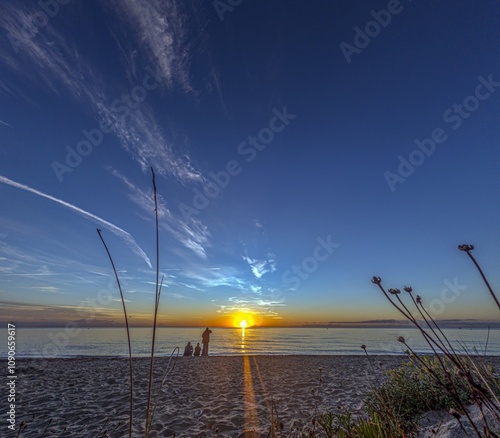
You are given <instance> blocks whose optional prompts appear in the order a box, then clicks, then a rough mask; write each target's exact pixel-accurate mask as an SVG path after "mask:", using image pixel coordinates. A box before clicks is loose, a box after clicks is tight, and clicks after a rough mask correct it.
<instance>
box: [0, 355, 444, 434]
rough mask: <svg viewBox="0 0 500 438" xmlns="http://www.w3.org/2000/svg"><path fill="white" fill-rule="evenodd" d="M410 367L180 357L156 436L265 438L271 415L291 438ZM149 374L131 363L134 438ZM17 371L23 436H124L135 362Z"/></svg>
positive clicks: (46, 363)
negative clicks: (314, 419) (297, 430)
mask: <svg viewBox="0 0 500 438" xmlns="http://www.w3.org/2000/svg"><path fill="white" fill-rule="evenodd" d="M403 359H404V358H403V357H401V356H371V357H370V359H368V358H367V357H365V356H240V357H236V356H230V357H228V356H214V357H204V358H201V357H179V358H178V359H177V360H176V362H175V364H174V366H173V368H172V371H171V372H170V373H169V374H168V375H167V377H166V379H165V381H164V383H163V387H162V390H161V392H160V395H159V399H158V405H157V408H156V412H155V416H154V421H153V426H152V433H151V436H161V437H170V436H174V434H175V436H176V437H202V436H207V437H213V436H219V437H245V436H246V437H253V436H254V437H259V436H267V432H268V430H269V426H270V422H271V411H273V416H274V418H279V421H281V422H283V425H284V430H291V429H292V428H293V427H294V426H297V427H301V426H304V425H306V424H310V420H311V418H312V416H313V415H314V414H315V413H317V412H324V411H327V410H335V409H338V408H337V406H342V407H344V408H346V409H348V410H349V411H351V412H353V413H354V414H356V413H361V412H362V409H363V400H364V398H365V396H366V394H367V393H368V391H369V390H370V387H371V385H373V384H375V383H376V381H378V380H379V379H381V378H383V374H384V371H385V370H388V369H391V368H394V367H396V366H398V365H399V364H400V363H401V361H402V360H403ZM167 363H168V359H167V358H157V359H156V360H155V381H154V388H155V392H154V393H155V394H156V393H157V388H159V385H160V384H161V381H162V379H163V377H164V374H165V370H167V369H168V368H167ZM148 369H149V359H145V358H138V359H134V380H135V382H134V388H135V392H134V403H135V406H134V436H141V431H142V430H143V424H144V418H145V410H146V403H147V386H148V379H147V376H148ZM16 371H17V374H18V379H17V384H16V423H17V427H18V426H19V424H21V422H22V421H26V423H27V428H26V429H25V430H24V432H23V433H22V434H21V436H24V437H38V436H41V435H42V433H43V431H44V430H45V428H47V426H48V428H47V433H46V435H45V436H82V437H83V436H103V432H104V431H107V432H110V436H112V437H121V436H126V435H127V430H128V429H127V428H128V413H129V386H128V385H129V374H128V373H129V368H128V359H117V358H79V359H53V360H39V359H24V360H18V363H17V370H16ZM320 379H321V381H320ZM5 401H6V398H5V397H3V398H2V412H4V409H5ZM442 420H443V421H450V418H449V417H445V418H443V419H442ZM436 421H437V420H436ZM49 422H50V424H49ZM428 424H429V423H427V425H428ZM4 427H5V426H4ZM430 429H431V428H429V429H428V430H430ZM443 430H444V429H443ZM217 433H218V435H217ZM13 436H15V434H13ZM104 436H106V435H104ZM443 436H448V435H443ZM450 436H451V435H450Z"/></svg>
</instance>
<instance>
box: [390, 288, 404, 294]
mask: <svg viewBox="0 0 500 438" xmlns="http://www.w3.org/2000/svg"><path fill="white" fill-rule="evenodd" d="M388 292H389V293H390V294H392V295H399V294H400V293H401V291H400V290H399V289H389V290H388Z"/></svg>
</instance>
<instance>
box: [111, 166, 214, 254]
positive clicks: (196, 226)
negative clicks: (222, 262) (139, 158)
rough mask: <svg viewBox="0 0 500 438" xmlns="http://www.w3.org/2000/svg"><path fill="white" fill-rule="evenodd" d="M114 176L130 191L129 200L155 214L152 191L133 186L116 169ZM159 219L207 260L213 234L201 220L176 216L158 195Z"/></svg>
mask: <svg viewBox="0 0 500 438" xmlns="http://www.w3.org/2000/svg"><path fill="white" fill-rule="evenodd" d="M109 171H110V172H111V174H112V175H114V176H115V177H117V178H118V179H120V180H121V181H122V182H123V183H124V184H125V185H126V187H127V188H128V190H129V198H130V200H131V201H133V202H134V203H135V204H136V205H137V206H139V207H140V208H141V209H142V210H144V211H145V212H146V213H148V214H150V215H151V217H152V214H153V212H154V201H153V193H152V190H148V191H147V190H143V189H141V188H140V187H137V186H136V185H135V184H133V183H132V182H131V181H130V180H129V179H128V178H126V177H125V176H123V175H121V174H120V173H119V172H118V171H116V170H114V169H109ZM158 217H159V219H160V226H161V227H162V228H163V229H164V230H165V231H167V232H169V233H170V234H171V235H172V236H173V237H174V238H175V239H176V240H177V241H178V242H180V243H181V244H182V245H183V246H184V247H185V248H188V249H189V250H191V251H193V252H194V253H195V254H196V255H198V256H199V257H201V258H203V259H206V258H207V248H208V247H209V246H210V238H211V234H210V231H209V230H208V227H207V226H206V225H204V224H203V223H202V222H201V221H200V220H199V219H197V218H195V217H190V218H188V219H187V220H186V219H184V218H182V217H180V216H178V215H175V214H174V213H173V212H172V211H171V210H169V208H168V207H167V204H166V202H165V200H164V199H163V198H162V196H161V195H158Z"/></svg>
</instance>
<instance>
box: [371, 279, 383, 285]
mask: <svg viewBox="0 0 500 438" xmlns="http://www.w3.org/2000/svg"><path fill="white" fill-rule="evenodd" d="M372 283H374V284H380V283H382V279H381V278H380V277H373V278H372Z"/></svg>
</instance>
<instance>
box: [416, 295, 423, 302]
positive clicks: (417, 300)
mask: <svg viewBox="0 0 500 438" xmlns="http://www.w3.org/2000/svg"><path fill="white" fill-rule="evenodd" d="M415 301H416V302H417V304H422V297H421V296H420V295H417V297H416V298H415Z"/></svg>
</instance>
